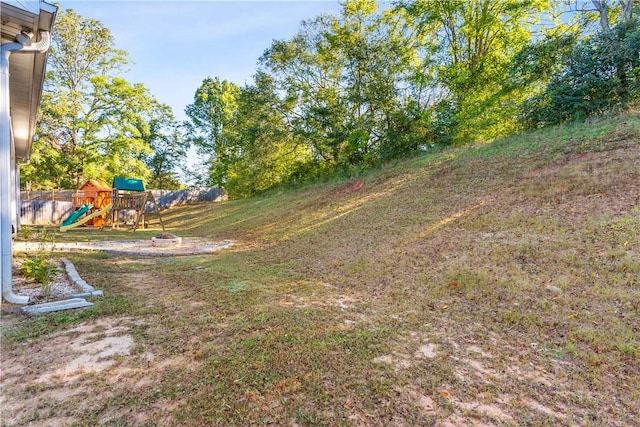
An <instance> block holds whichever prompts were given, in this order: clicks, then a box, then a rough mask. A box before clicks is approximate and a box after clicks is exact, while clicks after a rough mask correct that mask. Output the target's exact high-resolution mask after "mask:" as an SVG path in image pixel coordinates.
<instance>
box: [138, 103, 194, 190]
mask: <svg viewBox="0 0 640 427" xmlns="http://www.w3.org/2000/svg"><path fill="white" fill-rule="evenodd" d="M154 103H155V104H156V105H155V106H154V107H153V108H152V109H151V115H150V116H149V117H148V118H147V120H146V121H143V122H140V123H139V128H140V129H139V130H140V133H141V136H142V139H143V140H144V141H145V142H146V143H147V144H148V145H149V146H150V147H151V149H152V153H151V154H143V156H142V160H143V162H144V163H145V164H146V165H147V167H148V168H149V171H150V172H151V175H150V176H149V181H148V183H147V185H148V187H150V188H155V189H160V190H175V189H178V188H180V187H181V186H182V184H181V183H180V180H181V177H179V176H178V173H177V172H176V171H177V170H179V169H181V167H182V165H184V163H185V161H186V158H187V151H188V150H189V144H188V143H187V140H186V137H185V136H184V130H183V128H182V126H181V125H180V124H178V122H177V121H176V120H175V118H174V116H173V111H172V110H171V108H170V107H169V106H167V105H164V104H160V103H157V101H155V100H154Z"/></svg>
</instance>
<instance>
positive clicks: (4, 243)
mask: <svg viewBox="0 0 640 427" xmlns="http://www.w3.org/2000/svg"><path fill="white" fill-rule="evenodd" d="M16 40H17V42H15V43H5V44H3V45H0V252H1V254H2V259H1V260H0V280H1V281H2V298H3V299H4V300H5V301H7V302H10V303H13V304H27V303H28V302H29V297H27V296H22V295H16V294H15V293H14V292H13V288H12V283H11V268H12V266H11V264H12V263H11V236H12V225H13V221H12V213H11V211H12V208H11V200H12V199H13V197H12V196H13V194H14V193H13V191H12V186H11V183H12V181H13V180H12V172H11V162H12V158H13V156H12V147H13V135H12V129H11V110H10V109H11V103H10V96H9V57H10V56H11V54H12V53H44V52H46V51H47V50H48V49H49V45H50V40H51V39H50V36H49V32H48V31H42V32H41V33H40V41H39V42H37V43H31V39H30V38H29V37H28V36H26V35H24V34H18V35H17V36H16ZM14 162H15V160H14Z"/></svg>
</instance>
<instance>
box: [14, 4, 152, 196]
mask: <svg viewBox="0 0 640 427" xmlns="http://www.w3.org/2000/svg"><path fill="white" fill-rule="evenodd" d="M48 58H49V59H48V61H49V63H48V70H49V71H48V72H47V76H46V79H45V87H44V91H43V99H42V104H41V106H42V107H41V108H42V119H41V120H40V123H39V127H38V139H37V141H36V142H35V144H34V154H35V156H34V158H33V159H32V160H33V161H32V163H31V165H30V166H27V167H25V168H24V172H23V174H22V176H23V178H24V180H25V181H29V182H32V183H33V185H34V186H55V187H61V188H77V187H78V186H79V185H81V184H82V181H83V180H85V179H87V178H102V179H105V180H107V181H110V180H111V179H112V178H113V177H114V176H116V175H129V176H136V177H139V178H147V177H148V176H149V169H148V167H147V165H146V164H145V163H144V161H143V156H145V155H150V154H151V152H152V147H151V145H150V141H148V140H145V138H144V135H143V132H142V130H143V128H144V126H146V124H144V122H145V121H146V120H147V119H149V118H150V117H152V116H153V115H154V113H153V110H154V108H157V107H158V106H159V105H158V103H157V102H155V101H154V99H153V97H152V96H151V95H150V94H149V92H148V90H147V89H146V88H145V87H144V86H143V85H142V84H130V83H129V82H127V81H126V80H125V79H123V78H121V77H119V76H120V75H121V74H123V73H124V68H125V66H126V65H127V63H128V57H127V54H126V52H124V51H122V50H119V49H117V48H115V46H114V39H113V36H112V35H111V32H110V31H109V29H107V28H106V27H105V26H104V25H103V24H102V23H101V22H100V21H97V20H95V19H91V18H84V17H82V16H80V15H78V14H76V13H75V12H74V11H73V10H71V9H68V10H66V11H64V12H63V13H61V14H60V15H59V16H58V18H57V19H56V28H55V31H54V33H53V34H52V44H51V49H50V52H49V55H48Z"/></svg>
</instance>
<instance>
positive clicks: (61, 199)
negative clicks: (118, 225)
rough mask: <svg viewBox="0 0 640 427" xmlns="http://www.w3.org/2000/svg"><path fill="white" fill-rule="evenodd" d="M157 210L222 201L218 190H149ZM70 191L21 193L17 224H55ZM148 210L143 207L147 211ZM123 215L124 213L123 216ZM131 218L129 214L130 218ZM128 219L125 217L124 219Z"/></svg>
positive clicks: (68, 205) (65, 212) (67, 208)
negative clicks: (18, 221)
mask: <svg viewBox="0 0 640 427" xmlns="http://www.w3.org/2000/svg"><path fill="white" fill-rule="evenodd" d="M151 192H152V193H153V195H154V197H155V198H156V201H157V203H158V207H159V208H160V210H165V209H168V208H170V207H172V206H179V205H184V204H188V203H197V202H219V201H222V200H226V195H225V194H224V191H223V190H221V189H219V188H188V189H184V190H172V191H169V190H151ZM77 193H78V192H77V191H74V190H64V191H21V192H20V197H21V199H22V202H21V205H20V223H21V224H22V225H57V224H60V222H61V221H62V220H63V219H65V218H67V217H68V216H69V215H70V214H71V212H73V201H72V200H73V197H74V196H75V195H76V194H77ZM149 209H151V207H150V206H147V210H149ZM126 214H127V213H126V212H125V215H126ZM132 217H133V215H132ZM124 219H128V218H124Z"/></svg>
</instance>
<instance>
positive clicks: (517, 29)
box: [405, 0, 550, 143]
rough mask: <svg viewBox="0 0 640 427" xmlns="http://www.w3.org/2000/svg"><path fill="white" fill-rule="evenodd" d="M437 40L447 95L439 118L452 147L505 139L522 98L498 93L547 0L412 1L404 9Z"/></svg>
mask: <svg viewBox="0 0 640 427" xmlns="http://www.w3.org/2000/svg"><path fill="white" fill-rule="evenodd" d="M405 7H406V9H407V10H408V11H409V13H410V14H412V15H413V16H414V17H415V18H416V19H417V20H418V22H419V25H420V27H421V28H422V29H423V31H425V32H426V33H427V34H430V35H431V36H432V37H437V39H438V49H437V51H436V54H435V55H434V58H433V59H434V61H435V62H436V63H437V64H438V66H437V79H438V82H439V83H440V84H441V86H442V90H443V92H444V93H445V94H446V95H447V97H446V100H445V101H444V103H443V104H442V105H441V108H440V110H438V111H439V112H440V116H441V117H445V118H446V119H445V121H446V122H448V123H445V124H443V126H446V127H447V130H446V132H447V133H448V134H450V135H451V137H452V140H453V142H460V143H466V142H473V141H476V140H489V139H492V138H495V137H496V136H500V135H504V134H508V133H509V132H511V131H513V128H514V126H515V125H516V122H515V120H514V119H513V117H514V115H515V112H516V111H517V106H518V105H519V103H518V102H517V100H518V99H519V98H521V97H522V94H520V93H517V92H514V91H513V89H514V88H513V87H510V89H511V90H510V91H509V92H505V91H504V83H505V82H506V81H507V76H508V70H509V66H510V64H511V61H512V59H513V58H514V57H515V55H516V54H517V53H518V52H519V51H520V50H521V49H522V48H523V46H525V45H526V44H527V43H528V42H529V41H530V40H531V37H532V26H533V25H534V24H535V23H537V22H538V21H539V17H540V14H541V13H542V12H543V11H545V10H548V9H549V8H550V2H549V1H547V0H435V1H431V0H415V1H411V2H409V3H406V4H405Z"/></svg>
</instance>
